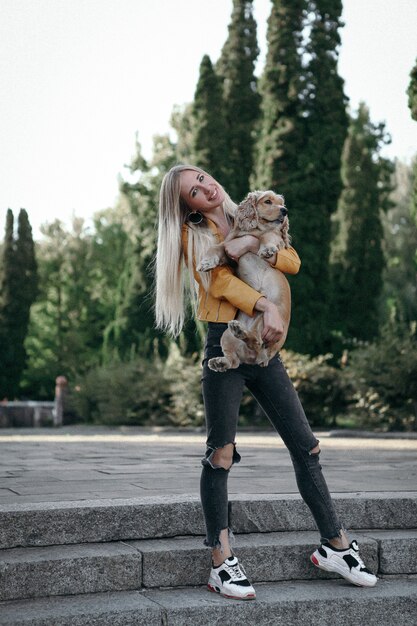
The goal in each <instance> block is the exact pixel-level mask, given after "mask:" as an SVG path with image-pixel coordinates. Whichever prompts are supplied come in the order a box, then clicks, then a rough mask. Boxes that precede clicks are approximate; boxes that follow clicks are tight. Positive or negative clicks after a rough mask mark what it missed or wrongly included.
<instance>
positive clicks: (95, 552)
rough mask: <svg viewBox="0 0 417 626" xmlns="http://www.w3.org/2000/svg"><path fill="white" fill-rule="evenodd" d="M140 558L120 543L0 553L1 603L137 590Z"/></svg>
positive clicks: (137, 553)
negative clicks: (14, 600)
mask: <svg viewBox="0 0 417 626" xmlns="http://www.w3.org/2000/svg"><path fill="white" fill-rule="evenodd" d="M141 583H142V555H141V554H140V553H139V552H137V550H135V549H133V548H131V547H129V546H127V545H125V544H123V543H118V544H117V543H116V544H114V543H107V544H103V543H102V544H82V545H75V546H48V547H45V548H14V549H11V550H1V551H0V600H12V599H19V598H36V597H44V596H55V595H65V594H83V593H94V592H99V591H119V590H127V589H138V588H140V586H141Z"/></svg>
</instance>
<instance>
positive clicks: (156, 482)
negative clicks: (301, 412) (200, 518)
mask: <svg viewBox="0 0 417 626" xmlns="http://www.w3.org/2000/svg"><path fill="white" fill-rule="evenodd" d="M316 434H317V436H318V437H319V439H320V440H321V447H322V454H321V464H322V466H323V470H324V472H325V476H326V478H327V481H328V484H329V487H330V490H331V491H333V492H342V493H343V492H356V491H370V492H371V491H404V492H406V491H415V488H416V484H417V439H398V438H393V439H386V438H363V437H358V438H356V437H355V438H349V437H332V436H329V433H316ZM204 439H205V436H204V433H202V432H197V431H194V432H190V431H188V432H178V431H172V430H165V429H145V428H137V427H119V428H108V427H104V426H103V427H90V426H66V427H64V428H61V429H46V428H43V429H32V428H31V429H1V430H0V504H13V503H16V502H22V503H23V502H26V503H27V502H53V501H61V500H85V499H87V500H93V499H97V498H129V497H138V496H154V495H159V496H160V495H164V494H197V493H198V490H199V476H200V467H201V466H200V459H201V457H202V454H203V451H204ZM237 446H238V450H239V452H240V454H241V455H242V462H241V463H240V464H239V465H236V466H235V467H234V468H233V470H232V472H231V476H230V482H229V486H230V493H231V494H238V493H253V494H283V493H297V492H298V490H297V487H296V483H295V479H294V474H293V470H292V465H291V461H290V458H289V455H288V452H287V450H286V448H285V446H284V445H283V443H282V441H281V439H280V438H279V437H277V435H276V434H275V433H274V432H263V433H248V432H242V433H239V435H238V438H237Z"/></svg>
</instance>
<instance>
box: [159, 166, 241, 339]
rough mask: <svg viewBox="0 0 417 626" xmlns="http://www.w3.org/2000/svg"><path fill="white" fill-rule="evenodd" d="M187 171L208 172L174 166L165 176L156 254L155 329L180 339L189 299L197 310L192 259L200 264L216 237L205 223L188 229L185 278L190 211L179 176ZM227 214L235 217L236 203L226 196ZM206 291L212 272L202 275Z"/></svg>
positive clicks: (224, 207) (161, 193)
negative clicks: (184, 233) (183, 234)
mask: <svg viewBox="0 0 417 626" xmlns="http://www.w3.org/2000/svg"><path fill="white" fill-rule="evenodd" d="M185 170H195V171H197V172H202V173H206V172H204V171H203V170H201V169H200V168H198V167H195V166H193V165H175V166H174V167H172V168H171V169H170V170H169V171H168V172H167V174H165V176H164V178H163V180H162V184H161V190H160V195H159V220H158V247H157V252H156V263H155V265H156V298H155V318H156V326H157V328H160V329H162V330H164V331H166V332H169V333H170V334H171V335H173V336H174V337H176V336H178V335H179V334H180V332H181V330H182V327H183V325H184V321H185V311H186V296H189V298H190V300H191V302H192V303H193V304H194V307H196V304H197V295H198V283H197V282H196V280H195V279H194V272H193V260H194V259H195V264H196V265H198V263H199V261H200V259H201V258H203V256H204V254H205V252H206V251H207V250H208V248H209V246H210V245H212V244H213V243H215V238H214V235H213V233H212V232H211V230H210V228H209V227H208V225H207V222H206V220H203V221H202V223H201V224H198V225H192V224H190V223H189V228H188V249H187V257H188V266H187V269H188V276H185V272H184V269H185V268H186V264H185V261H184V252H183V249H182V239H181V232H182V227H183V225H184V223H185V222H186V221H187V217H188V214H189V213H190V209H189V208H188V206H187V204H186V202H185V201H184V199H183V198H181V193H180V185H181V181H180V174H181V172H184V171H185ZM222 208H223V210H224V213H225V215H226V217H227V216H233V215H234V213H235V210H236V205H235V203H234V202H233V201H232V200H231V199H230V197H229V196H228V195H227V194H225V199H224V201H223V204H222ZM200 278H201V283H202V285H203V288H204V290H205V291H208V289H209V286H210V273H208V272H201V273H200Z"/></svg>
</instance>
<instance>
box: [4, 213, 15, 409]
mask: <svg viewBox="0 0 417 626" xmlns="http://www.w3.org/2000/svg"><path fill="white" fill-rule="evenodd" d="M15 254H16V250H15V241H14V217H13V212H12V211H11V209H8V210H7V214H6V227H5V237H4V245H3V258H2V274H1V293H0V297H1V301H0V399H2V398H9V399H10V398H14V396H15V394H16V393H17V389H16V386H15V384H14V380H15V378H16V376H15V373H14V358H13V357H14V351H13V336H12V337H11V336H10V333H11V331H12V330H13V328H11V324H12V322H13V317H14V315H15V314H16V307H15V306H14V305H15V300H14V299H13V295H14V293H15V292H16V290H17V288H18V276H17V273H16V268H15Z"/></svg>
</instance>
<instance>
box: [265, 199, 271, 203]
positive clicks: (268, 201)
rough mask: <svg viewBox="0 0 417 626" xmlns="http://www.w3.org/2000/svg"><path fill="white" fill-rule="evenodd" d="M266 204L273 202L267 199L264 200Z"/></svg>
mask: <svg viewBox="0 0 417 626" xmlns="http://www.w3.org/2000/svg"><path fill="white" fill-rule="evenodd" d="M264 202H265V204H272V200H269V198H267V199H266V200H264Z"/></svg>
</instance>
